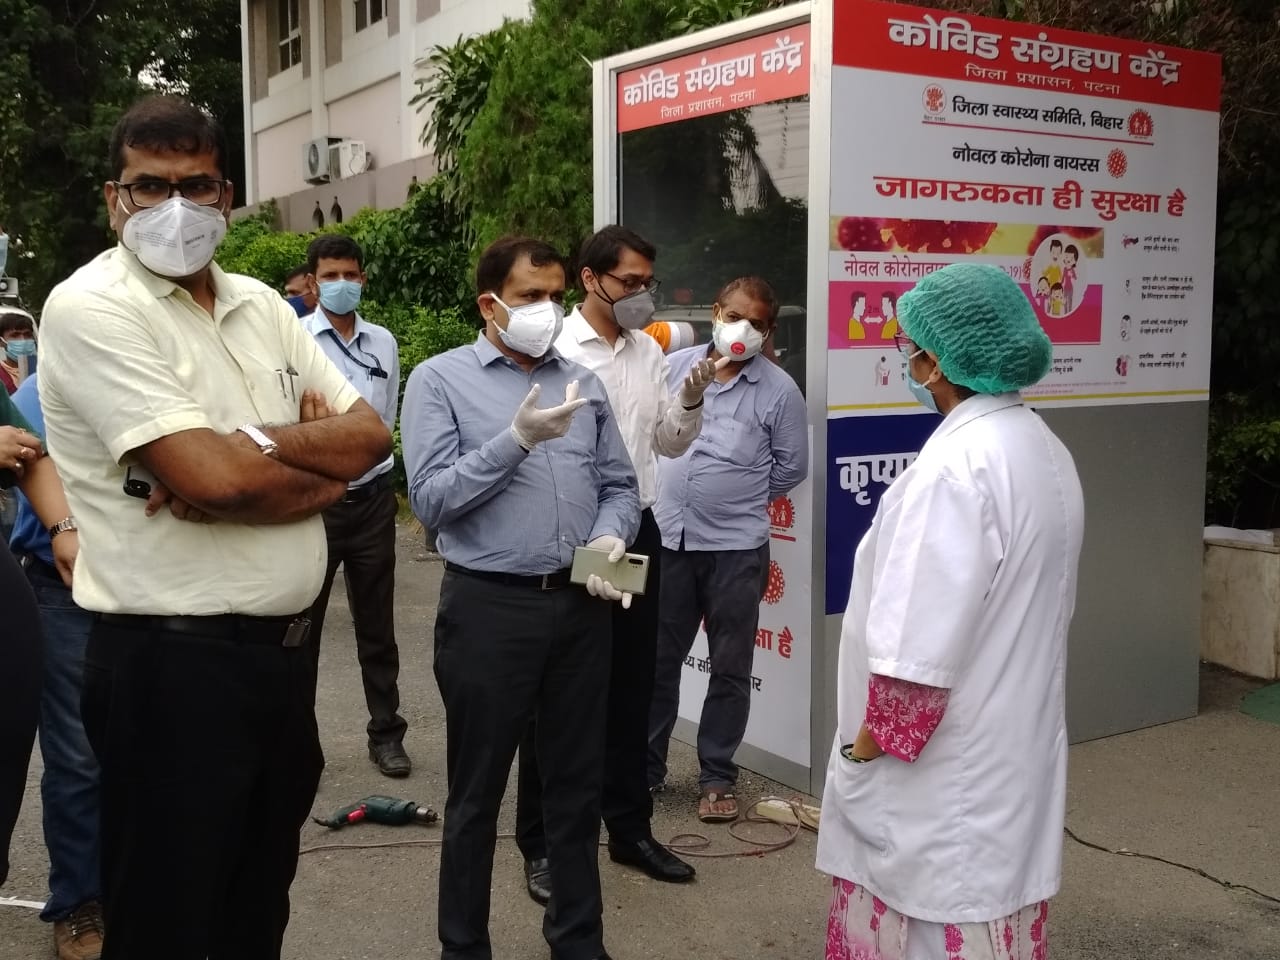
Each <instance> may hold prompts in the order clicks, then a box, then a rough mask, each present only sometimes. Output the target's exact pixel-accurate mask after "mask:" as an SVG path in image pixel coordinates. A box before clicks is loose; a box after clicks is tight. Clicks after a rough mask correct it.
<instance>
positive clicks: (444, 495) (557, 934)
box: [401, 237, 640, 960]
mask: <svg viewBox="0 0 1280 960" xmlns="http://www.w3.org/2000/svg"><path fill="white" fill-rule="evenodd" d="M476 288H477V294H478V297H477V304H478V306H479V308H480V313H481V314H482V315H483V317H484V320H485V329H484V331H483V332H482V333H481V334H480V336H479V337H478V338H477V340H476V342H475V343H474V344H472V345H470V346H465V347H459V348H458V349H456V350H451V351H449V352H448V353H444V354H441V355H440V356H437V357H433V358H431V359H430V360H427V361H426V362H425V363H423V364H422V365H420V366H419V367H418V368H417V369H416V370H414V372H413V374H412V375H411V376H410V378H409V382H408V385H407V386H406V388H405V398H404V406H403V409H402V411H401V438H402V441H403V444H404V455H405V464H406V468H407V473H408V477H409V497H410V501H411V503H412V505H413V510H414V512H415V513H416V514H417V516H418V518H419V519H420V520H421V521H422V523H423V525H424V526H426V527H427V528H428V529H430V530H435V531H436V545H437V547H438V549H439V551H440V554H441V555H442V556H443V557H444V560H445V574H444V579H443V581H442V583H441V586H440V603H439V607H438V611H437V615H436V625H435V661H434V666H435V675H436V682H437V684H438V685H439V687H440V695H441V699H442V700H443V701H444V707H445V718H446V723H447V730H446V740H447V754H448V758H447V765H448V776H449V796H448V799H447V801H446V803H445V817H444V824H445V825H444V847H443V850H442V852H441V859H440V902H439V919H438V922H439V933H440V942H441V944H442V946H443V949H442V951H441V957H442V960H490V958H491V957H492V949H491V947H490V943H489V929H488V926H489V887H490V881H491V878H492V874H493V854H494V843H495V838H496V833H497V817H498V808H499V806H500V804H501V802H502V795H503V792H504V790H505V787H506V783H507V777H508V774H509V771H510V768H511V762H512V760H513V759H514V757H515V753H516V747H517V746H518V744H519V743H520V739H521V736H522V735H523V734H524V732H525V730H526V728H527V726H528V724H529V722H530V721H531V720H532V719H533V717H534V716H535V715H536V716H537V719H538V723H537V753H538V761H539V765H540V768H541V772H542V790H543V817H544V821H545V823H546V833H547V848H548V849H547V853H548V857H549V859H550V861H551V880H552V887H553V889H554V895H553V896H552V898H551V902H550V903H549V904H548V906H547V913H546V918H545V919H544V921H543V934H544V936H545V937H546V939H547V942H548V943H549V944H550V945H551V955H552V957H553V958H555V960H596V958H602V957H605V958H607V957H608V954H607V953H605V949H604V933H603V924H602V919H601V914H602V904H601V898H600V872H599V865H598V859H597V856H598V854H597V847H598V845H599V842H600V789H601V783H600V771H601V769H602V767H603V762H604V761H603V754H604V734H605V726H606V712H605V711H606V696H607V692H608V682H609V656H610V637H611V627H610V623H611V621H610V605H609V603H608V602H606V599H608V600H612V599H617V600H621V601H622V602H623V603H624V604H625V603H628V602H629V599H630V598H629V596H628V595H625V594H622V593H621V592H619V591H618V590H615V589H614V588H613V586H612V585H611V584H609V583H607V582H604V581H600V580H598V579H597V580H595V581H594V582H589V583H588V587H587V589H586V590H584V589H583V588H582V587H579V586H574V585H571V584H570V583H569V568H570V566H571V565H572V563H573V554H574V550H575V549H576V548H577V547H580V546H584V545H590V546H593V547H596V548H599V549H606V550H608V551H609V552H610V554H611V555H612V556H614V557H615V559H616V558H617V557H620V556H621V555H622V553H623V551H624V550H625V549H626V547H625V545H626V544H627V543H629V542H631V540H632V539H633V538H634V537H635V535H636V532H637V530H638V529H639V525H640V500H639V494H638V491H637V484H636V475H635V471H634V469H633V468H632V466H631V460H630V458H629V457H628V456H627V451H626V447H625V446H624V445H623V442H622V437H621V434H620V433H619V431H618V426H617V424H616V422H615V420H614V416H613V411H612V409H611V408H610V406H609V401H608V397H607V395H606V393H605V389H604V385H603V384H602V383H601V382H600V380H599V379H598V378H597V377H596V376H595V374H593V373H591V372H590V371H589V370H587V369H586V368H585V367H582V366H579V365H578V364H576V363H572V362H570V361H568V360H566V359H564V358H563V357H562V356H561V355H560V354H559V353H557V352H556V350H555V348H554V347H553V346H552V344H553V342H554V341H555V338H556V335H557V334H558V333H559V331H560V327H561V324H562V321H563V316H564V308H563V306H562V303H563V300H564V291H565V270H564V263H563V261H562V259H561V258H560V256H559V254H557V253H556V251H555V250H554V249H552V248H551V247H549V246H548V245H547V244H545V243H542V242H540V241H537V240H530V239H525V238H519V237H508V238H504V239H502V240H498V241H496V242H495V243H493V244H492V245H491V246H490V247H489V248H488V249H486V250H485V252H484V253H483V254H482V255H481V257H480V262H479V264H478V265H477V268H476ZM544 394H545V397H546V401H547V402H549V403H550V404H552V405H551V406H549V407H539V406H538V403H539V399H540V398H541V397H542V395H544Z"/></svg>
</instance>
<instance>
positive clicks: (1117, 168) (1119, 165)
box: [1107, 149, 1129, 180]
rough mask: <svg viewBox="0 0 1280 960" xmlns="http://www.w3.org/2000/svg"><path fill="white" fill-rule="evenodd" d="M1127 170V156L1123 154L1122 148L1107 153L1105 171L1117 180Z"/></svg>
mask: <svg viewBox="0 0 1280 960" xmlns="http://www.w3.org/2000/svg"><path fill="white" fill-rule="evenodd" d="M1128 172H1129V158H1128V157H1126V156H1125V155H1124V151H1123V150H1119V149H1117V150H1112V151H1111V152H1110V153H1108V154H1107V173H1109V174H1111V175H1112V176H1113V177H1115V178H1116V179H1117V180H1119V179H1120V178H1121V177H1123V176H1124V175H1125V174H1126V173H1128Z"/></svg>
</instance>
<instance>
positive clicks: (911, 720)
mask: <svg viewBox="0 0 1280 960" xmlns="http://www.w3.org/2000/svg"><path fill="white" fill-rule="evenodd" d="M868 686H869V690H868V691H867V719H866V723H867V729H868V730H869V731H870V732H871V736H872V737H874V738H875V741H876V743H878V744H879V745H880V749H881V750H883V751H884V752H885V753H889V754H892V755H893V756H895V757H897V758H898V759H899V760H905V761H907V762H908V763H914V762H915V761H916V760H918V759H919V758H920V751H921V750H923V749H924V745H925V744H926V743H928V742H929V738H930V737H932V736H933V731H935V730H937V729H938V724H940V723H941V722H942V715H943V713H944V712H946V709H947V698H948V697H949V696H950V693H951V691H950V690H946V689H944V688H942V687H928V686H925V685H924V684H923V683H912V682H911V681H910V680H899V679H897V678H896V677H882V676H880V675H879V674H878V673H873V674H872V675H871V682H870V684H868Z"/></svg>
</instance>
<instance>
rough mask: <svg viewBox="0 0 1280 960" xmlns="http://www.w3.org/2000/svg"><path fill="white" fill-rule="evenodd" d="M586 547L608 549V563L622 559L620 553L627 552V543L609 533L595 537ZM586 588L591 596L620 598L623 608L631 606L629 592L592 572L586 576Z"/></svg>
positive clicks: (626, 608)
mask: <svg viewBox="0 0 1280 960" xmlns="http://www.w3.org/2000/svg"><path fill="white" fill-rule="evenodd" d="M587 548H588V549H590V550H608V551H609V562H610V563H617V562H618V561H619V560H621V559H622V555H623V554H624V553H626V552H627V545H626V544H625V543H623V541H622V538H621V537H615V536H611V535H609V534H605V535H604V536H601V537H596V538H595V539H594V540H592V541H591V542H590V543H588V544H587ZM586 588H587V593H589V594H591V596H593V597H603V598H604V599H605V600H621V601H622V609H623V610H628V609H630V608H631V594H629V593H627V592H626V591H623V590H619V589H618V588H617V587H615V586H614V585H613V584H612V583H610V582H609V581H608V580H605V579H604V578H603V577H598V576H596V575H595V574H594V573H593V574H592V575H591V576H589V577H587V582H586Z"/></svg>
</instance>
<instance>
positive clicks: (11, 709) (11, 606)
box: [0, 545, 42, 883]
mask: <svg viewBox="0 0 1280 960" xmlns="http://www.w3.org/2000/svg"><path fill="white" fill-rule="evenodd" d="M0 604H3V605H4V632H3V642H0V650H3V653H4V667H3V669H0V731H3V733H0V883H4V881H5V879H6V878H7V877H8V876H9V840H10V838H11V837H12V836H13V826H14V824H15V823H16V822H17V820H18V811H19V810H20V809H21V807H22V794H23V792H24V791H25V790H26V786H27V765H28V764H29V763H30V762H31V747H32V744H34V743H35V738H36V724H37V722H38V721H39V719H40V677H41V670H42V665H41V643H40V616H39V613H38V611H37V609H36V598H35V594H33V593H32V592H31V584H29V583H28V582H27V578H26V576H25V575H23V573H22V570H21V568H20V567H19V566H18V561H17V560H16V559H15V558H14V556H13V554H12V553H10V552H9V548H8V547H7V546H3V545H0Z"/></svg>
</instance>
